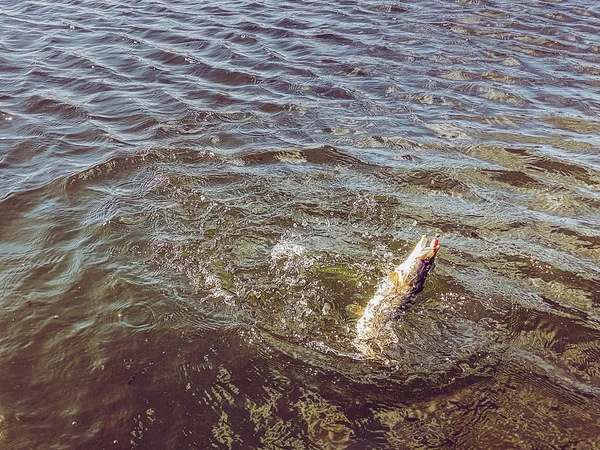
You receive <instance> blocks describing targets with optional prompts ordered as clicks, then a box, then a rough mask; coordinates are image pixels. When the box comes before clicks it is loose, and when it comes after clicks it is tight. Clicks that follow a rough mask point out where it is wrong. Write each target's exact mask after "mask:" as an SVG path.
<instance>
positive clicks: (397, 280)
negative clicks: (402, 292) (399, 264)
mask: <svg viewBox="0 0 600 450" xmlns="http://www.w3.org/2000/svg"><path fill="white" fill-rule="evenodd" d="M389 278H390V281H391V282H392V283H394V289H399V288H401V287H405V286H406V285H407V283H406V281H405V280H404V277H401V276H400V274H399V273H398V272H396V271H393V272H392V273H390V275H389Z"/></svg>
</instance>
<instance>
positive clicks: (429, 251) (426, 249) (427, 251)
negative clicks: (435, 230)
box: [411, 234, 440, 261]
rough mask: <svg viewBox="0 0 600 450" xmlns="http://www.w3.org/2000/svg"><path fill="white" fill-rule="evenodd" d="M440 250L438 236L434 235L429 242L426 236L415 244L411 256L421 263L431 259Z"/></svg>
mask: <svg viewBox="0 0 600 450" xmlns="http://www.w3.org/2000/svg"><path fill="white" fill-rule="evenodd" d="M439 249H440V241H439V235H437V234H436V235H435V236H434V237H433V239H431V241H429V240H428V238H427V236H426V235H425V236H423V237H422V238H421V240H420V241H419V242H418V243H417V245H416V247H415V249H414V250H413V253H412V254H411V256H412V257H413V258H414V259H420V260H421V261H423V260H426V259H433V258H435V255H437V252H438V250H439Z"/></svg>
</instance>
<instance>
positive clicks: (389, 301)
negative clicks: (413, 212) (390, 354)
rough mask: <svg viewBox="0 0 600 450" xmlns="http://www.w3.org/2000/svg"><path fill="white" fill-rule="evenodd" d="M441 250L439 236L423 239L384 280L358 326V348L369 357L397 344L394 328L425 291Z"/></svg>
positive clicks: (356, 344)
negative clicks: (426, 281)
mask: <svg viewBox="0 0 600 450" xmlns="http://www.w3.org/2000/svg"><path fill="white" fill-rule="evenodd" d="M439 248H440V245H439V241H438V238H437V236H436V237H434V238H433V239H432V240H431V241H430V242H428V239H427V236H423V237H422V238H421V240H420V241H419V242H418V243H417V245H416V246H415V248H414V249H413V251H412V252H411V253H410V255H409V256H408V258H406V260H405V261H404V262H403V263H402V264H400V265H399V266H398V267H396V268H395V270H394V271H393V272H392V273H391V274H390V275H389V276H388V277H386V278H385V279H383V280H382V281H381V283H380V284H379V287H378V289H377V292H375V295H374V296H373V298H372V299H371V300H370V301H369V303H368V304H367V306H366V307H365V309H364V311H363V313H362V315H361V317H360V319H359V320H358V322H357V324H356V338H355V340H354V344H355V346H356V347H357V348H358V349H359V350H360V351H361V352H362V353H364V354H366V355H374V354H377V353H381V352H382V351H383V350H384V349H385V348H386V347H388V346H389V345H390V344H394V343H396V342H397V341H398V337H397V336H396V333H395V332H394V330H393V328H392V324H393V322H394V321H396V320H398V319H400V318H401V317H402V316H403V315H404V313H405V312H406V310H407V309H408V308H409V307H410V305H411V304H412V302H413V301H414V298H415V296H416V295H417V294H418V293H419V292H421V291H422V290H423V287H424V286H425V280H426V278H427V275H429V272H431V269H432V268H433V263H434V261H435V256H436V254H437V252H438V250H439Z"/></svg>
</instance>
